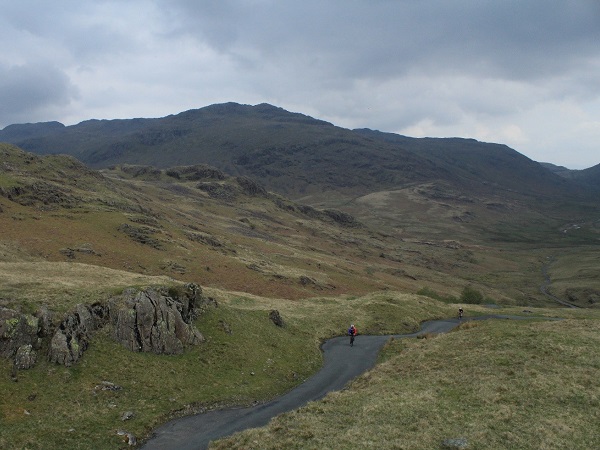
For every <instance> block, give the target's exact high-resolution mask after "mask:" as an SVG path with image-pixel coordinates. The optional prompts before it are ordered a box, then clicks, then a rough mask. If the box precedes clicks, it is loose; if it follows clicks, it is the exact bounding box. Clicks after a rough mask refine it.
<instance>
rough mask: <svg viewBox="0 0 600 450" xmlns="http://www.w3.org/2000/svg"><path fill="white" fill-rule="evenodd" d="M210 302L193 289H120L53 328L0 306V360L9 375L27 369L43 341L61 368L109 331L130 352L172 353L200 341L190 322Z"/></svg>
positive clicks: (44, 313)
mask: <svg viewBox="0 0 600 450" xmlns="http://www.w3.org/2000/svg"><path fill="white" fill-rule="evenodd" d="M211 304H212V305H214V304H215V302H214V300H212V299H210V298H206V297H204V296H203V295H202V290H201V288H200V287H199V286H197V285H195V284H187V285H185V286H181V287H172V288H168V287H155V288H147V289H126V290H125V291H124V292H123V293H122V294H121V295H120V296H117V297H114V298H112V299H110V300H109V301H108V302H106V303H104V304H100V303H96V304H94V305H91V306H89V305H82V304H79V305H77V306H76V307H75V310H74V311H73V312H71V313H70V314H67V315H66V316H64V317H63V319H62V321H61V322H60V324H58V325H55V324H54V321H53V315H52V313H51V312H50V311H49V310H48V308H47V307H45V306H44V307H42V308H41V309H40V311H39V312H38V313H37V316H32V315H28V314H21V313H19V312H17V311H14V310H11V309H7V308H2V307H0V356H1V357H4V358H8V359H12V360H13V363H14V364H13V365H14V371H15V372H16V370H18V369H29V368H31V367H33V366H34V365H35V363H36V361H37V356H38V355H37V354H38V351H39V350H40V348H42V341H43V339H44V340H46V339H48V338H49V342H48V340H46V342H47V344H46V345H44V347H46V346H47V347H48V360H49V361H51V362H55V363H57V364H62V365H64V366H71V365H72V364H75V363H76V362H78V361H79V360H80V359H81V357H82V356H83V354H84V352H85V350H86V349H87V348H88V346H89V345H90V342H91V339H92V336H93V333H94V332H95V331H96V330H98V329H99V328H101V327H104V326H105V325H108V324H111V325H112V326H113V336H114V338H115V339H116V340H117V341H118V342H120V343H121V344H123V345H124V346H125V347H126V348H128V349H130V350H132V351H136V352H140V351H142V352H152V353H157V354H161V353H164V354H177V353H181V352H183V349H184V347H185V346H186V345H197V344H199V343H201V342H203V341H204V337H203V336H202V334H201V333H200V331H198V329H196V327H195V326H194V324H193V321H194V320H195V319H196V318H197V317H198V315H199V314H201V313H202V311H203V310H205V309H206V308H207V307H209V306H210V305H211Z"/></svg>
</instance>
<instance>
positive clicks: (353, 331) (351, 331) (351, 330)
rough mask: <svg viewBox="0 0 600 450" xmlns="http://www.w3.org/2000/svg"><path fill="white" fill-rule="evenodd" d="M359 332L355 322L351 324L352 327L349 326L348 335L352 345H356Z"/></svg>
mask: <svg viewBox="0 0 600 450" xmlns="http://www.w3.org/2000/svg"><path fill="white" fill-rule="evenodd" d="M357 334H358V331H357V330H356V327H355V326H354V324H352V325H350V328H348V336H350V347H353V346H354V337H355V336H356V335H357Z"/></svg>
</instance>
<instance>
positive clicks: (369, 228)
mask: <svg viewBox="0 0 600 450" xmlns="http://www.w3.org/2000/svg"><path fill="white" fill-rule="evenodd" d="M0 139H2V140H12V141H15V142H18V143H19V145H20V146H21V147H23V148H25V149H27V150H29V151H30V152H26V151H23V150H22V149H21V148H18V147H15V146H13V145H9V144H0V230H1V231H2V233H0V313H3V314H4V313H6V311H7V310H10V311H15V312H16V313H15V314H22V315H23V317H29V318H31V317H42V316H44V317H46V316H45V315H44V314H45V313H44V314H42V312H43V311H51V313H52V314H51V316H50V317H51V319H50V322H51V323H49V324H45V325H44V327H48V328H49V329H52V327H54V328H59V327H60V325H61V321H62V320H63V318H65V317H67V315H68V314H72V312H73V311H74V310H75V309H76V308H77V305H81V304H85V305H104V304H105V303H106V302H109V301H110V300H111V299H114V296H115V295H121V293H122V292H124V291H128V290H131V289H132V288H135V289H141V288H145V287H149V286H163V287H166V288H167V289H168V292H171V291H173V292H175V291H176V290H177V289H180V288H181V286H183V285H184V284H185V283H196V284H198V285H199V286H201V288H202V290H203V295H205V296H207V297H208V298H210V299H212V302H213V303H212V304H213V305H214V307H211V308H208V309H207V310H206V311H203V312H202V314H200V315H199V316H198V317H196V318H195V319H194V325H195V326H196V327H197V328H198V330H200V332H201V333H202V334H203V336H204V337H205V338H206V340H205V341H204V342H203V343H201V344H199V345H196V346H189V347H186V348H185V349H184V351H183V353H181V354H177V355H155V354H151V353H143V352H131V351H129V350H127V349H126V348H125V347H123V346H122V345H120V344H119V343H118V342H116V341H115V340H114V336H113V334H114V329H113V327H114V325H113V324H109V325H107V326H105V327H104V328H101V329H100V330H98V331H96V332H94V334H93V337H92V339H91V341H90V345H89V348H87V350H86V351H85V354H84V356H83V357H82V359H81V361H79V362H77V363H76V364H74V365H72V366H69V367H65V366H62V365H58V364H56V363H54V362H50V361H49V360H48V358H47V356H46V355H47V352H48V350H49V346H50V343H49V342H48V340H47V337H44V339H45V340H44V341H43V342H42V343H41V348H40V350H39V356H38V361H37V363H36V365H35V367H33V368H32V369H29V370H16V371H15V369H14V366H13V363H12V362H11V360H10V358H0V391H1V392H3V393H8V394H7V395H2V396H0V448H31V449H41V448H44V449H59V448H61V449H62V448H99V449H113V448H128V447H129V446H128V445H127V444H126V443H124V442H123V435H122V434H121V435H120V434H118V432H119V431H122V430H126V431H127V432H128V433H132V434H133V435H135V436H137V437H138V444H139V441H143V440H144V439H146V438H148V437H149V436H150V435H151V433H152V429H153V428H154V427H155V426H157V425H159V424H161V423H163V422H165V421H166V420H168V419H169V418H172V417H176V416H181V415H185V414H190V413H193V412H197V411H203V410H205V409H207V408H214V407H223V406H232V405H248V404H253V403H256V402H262V401H265V400H267V399H270V398H273V397H274V396H277V395H280V394H281V393H283V392H286V391H287V390H289V389H291V388H293V387H294V386H295V385H297V384H299V383H301V382H302V381H303V380H304V379H305V378H306V377H308V376H310V375H311V374H312V373H314V372H315V371H316V370H317V369H318V368H319V366H320V364H321V355H320V352H319V346H320V344H321V343H322V341H323V340H324V339H326V338H329V337H332V336H335V335H339V334H340V333H343V331H344V329H345V328H346V327H347V325H348V323H350V322H354V323H357V324H360V326H359V329H360V330H361V332H362V333H364V334H368V333H371V334H388V333H405V332H409V331H413V330H415V329H416V328H417V327H418V324H419V323H420V322H421V321H423V320H429V319H435V318H447V317H453V316H454V315H455V312H456V310H457V308H458V306H462V307H464V308H465V310H466V313H467V316H471V317H472V316H474V315H480V314H486V313H489V312H490V310H492V311H498V310H500V311H501V312H502V313H506V314H519V315H524V316H528V317H531V316H536V317H537V316H546V317H560V318H563V319H567V320H563V321H561V322H554V321H552V322H546V321H543V322H537V321H523V322H521V323H518V324H516V323H513V322H510V323H508V321H500V322H497V323H490V324H488V323H486V324H477V325H475V324H471V323H467V324H465V325H463V326H461V327H460V328H459V329H458V330H457V332H454V333H449V334H447V335H444V336H439V337H434V336H425V339H420V340H418V341H412V342H406V343H404V342H401V343H398V342H394V341H391V342H390V343H388V345H386V347H385V350H384V353H383V355H382V357H381V364H380V365H378V366H377V367H375V368H374V369H373V370H372V371H371V372H369V373H368V374H366V375H365V376H363V377H361V378H360V379H359V380H357V381H356V382H355V383H352V385H351V386H350V387H349V389H348V390H345V391H342V392H339V393H335V394H332V395H330V396H328V397H326V398H325V399H324V400H322V401H320V402H314V403H311V404H309V405H308V406H307V407H306V408H303V409H301V410H300V411H298V412H292V413H289V414H285V415H283V416H281V417H279V418H277V419H275V420H274V421H273V422H271V424H270V425H269V426H268V427H266V428H262V429H259V430H252V431H248V432H246V433H243V434H241V435H238V436H236V437H234V438H231V439H229V440H225V441H223V442H221V443H217V444H215V447H216V448H252V447H253V446H256V445H257V444H255V442H259V443H261V445H260V447H261V448H281V447H282V446H284V447H294V446H296V447H297V448H328V447H335V446H336V445H337V444H339V443H344V444H349V443H352V442H353V443H355V444H356V445H359V446H364V447H368V446H369V445H371V446H374V447H377V448H419V449H420V448H437V447H438V446H439V445H441V443H442V441H443V440H445V439H447V438H455V437H464V438H465V439H466V440H467V441H468V442H469V443H470V444H471V445H472V446H475V447H477V448H498V446H501V445H503V444H506V445H509V446H511V447H515V448H537V447H536V446H537V445H538V441H537V440H536V439H538V440H539V442H541V443H542V444H541V445H543V446H546V447H548V448H551V447H556V448H569V447H570V446H573V445H574V446H575V447H578V448H594V447H595V446H597V445H598V439H597V437H596V436H595V435H594V434H593V433H592V432H590V430H593V427H594V425H595V420H596V417H595V416H594V411H595V408H596V407H597V404H596V403H597V401H596V394H597V392H596V388H595V386H596V384H595V383H594V381H593V380H595V379H597V378H598V376H599V375H600V374H599V373H598V367H600V366H599V364H598V357H597V352H595V351H594V349H595V347H596V345H595V342H596V341H597V335H598V333H597V328H598V325H597V324H598V307H599V305H600V273H599V272H598V267H600V256H599V253H598V251H597V250H598V244H599V243H600V211H599V205H600V203H598V194H597V193H596V192H595V191H594V190H593V189H590V188H589V186H588V187H583V186H582V185H581V184H578V183H575V182H573V181H572V180H569V179H565V178H564V177H561V176H558V175H557V174H555V173H552V172H551V171H550V170H548V169H547V168H544V167H542V166H541V165H540V164H538V163H536V162H534V161H531V160H529V159H527V158H525V157H524V156H522V155H520V154H518V153H517V152H515V151H514V150H512V149H510V148H508V147H505V146H502V145H496V144H485V143H480V142H477V141H473V140H466V139H411V138H406V137H402V136H397V135H389V134H384V133H379V132H374V131H371V130H355V131H351V130H344V129H341V128H338V127H335V126H333V125H331V124H328V123H326V122H322V121H318V120H315V119H312V118H310V117H307V116H304V115H301V114H293V113H289V112H287V111H283V110H281V109H280V108H275V107H272V106H270V105H258V106H254V107H251V106H244V105H236V104H225V105H213V106H211V107H207V108H203V109H200V110H193V111H188V112H186V113H181V114H178V115H175V116H169V117H166V118H162V119H134V120H115V121H96V120H93V121H88V122H83V123H81V124H78V125H75V126H71V127H64V126H62V125H60V124H57V123H48V124H26V125H14V126H10V127H7V128H5V129H4V130H2V132H0ZM54 153H63V155H55V154H54ZM65 154H66V155H65ZM587 173H590V174H591V175H590V177H591V178H593V176H594V174H593V171H590V172H587ZM556 299H558V300H560V301H562V302H566V303H567V304H569V305H572V306H573V308H565V307H564V305H563V304H560V303H558V302H557V300H556ZM491 308H493V309H491ZM272 310H277V311H278V312H279V313H281V316H282V317H283V319H284V321H285V326H284V327H281V328H280V327H277V326H275V325H274V324H273V323H272V321H271V320H270V319H269V314H270V312H271V311H272ZM3 317H4V316H3ZM69 317H73V316H69ZM40 320H41V319H40ZM30 322H31V323H34V321H33V319H31V320H30ZM15 323H16V322H15V321H14V319H7V320H6V321H4V322H2V321H0V329H1V332H0V349H2V348H4V347H2V345H3V344H4V343H5V342H7V341H9V340H10V338H11V336H13V335H14V333H15V330H16V328H15ZM40 333H41V331H40ZM40 339H41V338H40ZM467 379H468V380H470V381H469V383H467V385H466V384H465V380H467ZM107 383H108V384H107ZM107 386H109V387H114V386H118V387H119V389H117V388H114V389H105V388H106V387H107ZM57 387H59V388H57ZM596 409H597V408H596ZM129 412H131V413H132V414H133V415H132V416H130V415H129V414H128V413H129ZM125 416H127V417H129V418H128V419H124V417H125ZM349 417H350V418H351V419H348V418H349ZM389 417H392V418H394V419H393V420H394V423H393V424H392V425H390V424H389V423H387V421H388V419H387V418H389ZM440 418H441V419H440ZM567 423H568V424H572V425H569V426H566V425H565V424H567ZM396 424H402V426H396ZM532 443H533V444H532ZM263 444H264V445H263Z"/></svg>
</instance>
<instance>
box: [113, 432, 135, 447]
mask: <svg viewBox="0 0 600 450" xmlns="http://www.w3.org/2000/svg"><path fill="white" fill-rule="evenodd" d="M117 435H119V436H123V441H125V442H127V444H129V445H136V444H137V439H136V438H135V436H134V435H133V434H131V433H128V432H127V431H123V430H119V431H117Z"/></svg>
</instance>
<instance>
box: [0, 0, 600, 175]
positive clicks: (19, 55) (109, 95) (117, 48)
mask: <svg viewBox="0 0 600 450" xmlns="http://www.w3.org/2000/svg"><path fill="white" fill-rule="evenodd" d="M0 40H1V42H2V46H1V50H0V128H4V127H5V126H6V125H9V124H12V123H27V122H40V121H51V120H57V121H59V122H62V123H64V124H65V125H72V124H76V123H79V122H81V121H83V120H87V119H92V118H94V119H117V118H119V119H122V118H133V117H163V116H166V115H169V114H176V113H179V112H181V111H185V110H188V109H193V108H201V107H203V106H207V105H210V104H213V103H223V102H229V101H233V102H238V103H246V104H257V103H263V102H266V103H271V104H273V105H276V106H280V107H282V108H284V109H287V110H289V111H293V112H301V113H304V114H307V115H310V116H312V117H315V118H318V119H323V120H327V121H329V122H332V123H333V124H335V125H338V126H342V127H345V128H372V129H378V130H381V131H388V132H394V133H400V134H404V135H407V136H414V137H423V136H435V137H448V136H459V137H469V138H475V139H478V140H481V141H486V142H498V143H503V144H507V145H509V146H510V147H512V148H514V149H516V150H517V151H519V152H520V153H523V154H524V155H526V156H528V157H530V158H531V159H533V160H536V161H540V162H552V163H555V164H559V165H564V166H566V167H569V168H577V169H580V168H585V167H590V166H593V165H596V164H598V163H600V151H599V150H600V0H565V1H558V0H302V1H292V0H289V1H286V0H206V1H202V0H115V1H103V0H96V1H86V0H54V1H48V0H0Z"/></svg>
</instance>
